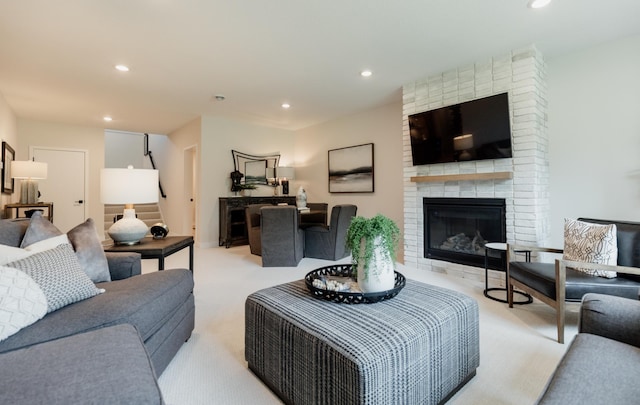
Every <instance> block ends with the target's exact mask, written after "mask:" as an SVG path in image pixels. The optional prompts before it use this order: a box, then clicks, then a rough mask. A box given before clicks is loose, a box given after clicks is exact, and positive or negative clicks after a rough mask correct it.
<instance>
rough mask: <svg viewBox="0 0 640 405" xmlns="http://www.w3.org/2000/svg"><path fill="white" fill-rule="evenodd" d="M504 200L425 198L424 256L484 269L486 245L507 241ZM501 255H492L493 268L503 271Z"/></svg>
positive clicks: (489, 258)
mask: <svg viewBox="0 0 640 405" xmlns="http://www.w3.org/2000/svg"><path fill="white" fill-rule="evenodd" d="M505 211H506V201H505V200H504V199H503V198H424V199H423V214H424V257H426V258H428V259H436V260H444V261H448V262H453V263H460V264H466V265H469V266H477V267H484V265H485V249H484V245H485V244H486V243H489V242H506V240H507V226H506V214H505ZM504 265H505V263H504V258H503V257H502V256H501V255H500V254H496V253H493V254H491V253H490V255H489V257H488V260H487V266H488V268H490V269H496V270H501V269H504Z"/></svg>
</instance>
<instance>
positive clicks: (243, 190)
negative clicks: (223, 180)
mask: <svg viewBox="0 0 640 405" xmlns="http://www.w3.org/2000/svg"><path fill="white" fill-rule="evenodd" d="M256 188H258V187H256V185H255V184H245V183H241V184H237V185H236V190H238V191H240V195H243V196H249V195H251V191H247V190H255V189H256Z"/></svg>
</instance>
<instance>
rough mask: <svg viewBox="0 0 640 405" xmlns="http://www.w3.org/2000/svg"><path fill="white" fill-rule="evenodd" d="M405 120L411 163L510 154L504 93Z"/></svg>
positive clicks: (488, 157) (412, 115) (450, 160)
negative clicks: (407, 125)
mask: <svg viewBox="0 0 640 405" xmlns="http://www.w3.org/2000/svg"><path fill="white" fill-rule="evenodd" d="M408 121H409V136H410V139H411V156H412V161H413V165H414V166H419V165H426V164H438V163H449V162H463V161H475V160H486V159H503V158H511V157H513V148H512V134H511V111H510V108H509V94H508V93H506V92H505V93H499V94H495V95H492V96H488V97H482V98H478V99H475V100H470V101H466V102H463V103H458V104H453V105H449V106H445V107H441V108H436V109H433V110H428V111H423V112H419V113H415V114H411V115H409V116H408ZM469 134H471V135H472V136H471V137H469V136H468V135H469ZM469 144H471V145H472V146H471V147H470V148H469ZM456 147H457V148H458V149H456Z"/></svg>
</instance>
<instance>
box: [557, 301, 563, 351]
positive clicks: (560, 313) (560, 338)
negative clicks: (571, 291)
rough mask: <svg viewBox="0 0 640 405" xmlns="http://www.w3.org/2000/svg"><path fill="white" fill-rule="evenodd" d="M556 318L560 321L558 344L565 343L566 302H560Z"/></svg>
mask: <svg viewBox="0 0 640 405" xmlns="http://www.w3.org/2000/svg"><path fill="white" fill-rule="evenodd" d="M556 317H557V321H558V343H564V301H560V302H558V306H557V308H556Z"/></svg>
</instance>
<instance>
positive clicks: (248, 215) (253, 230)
mask: <svg viewBox="0 0 640 405" xmlns="http://www.w3.org/2000/svg"><path fill="white" fill-rule="evenodd" d="M266 205H269V204H250V205H248V206H247V207H246V208H245V209H244V215H245V222H246V223H247V236H248V238H249V250H250V251H251V254H253V255H258V256H261V255H262V242H261V238H260V208H262V207H264V206H266Z"/></svg>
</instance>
